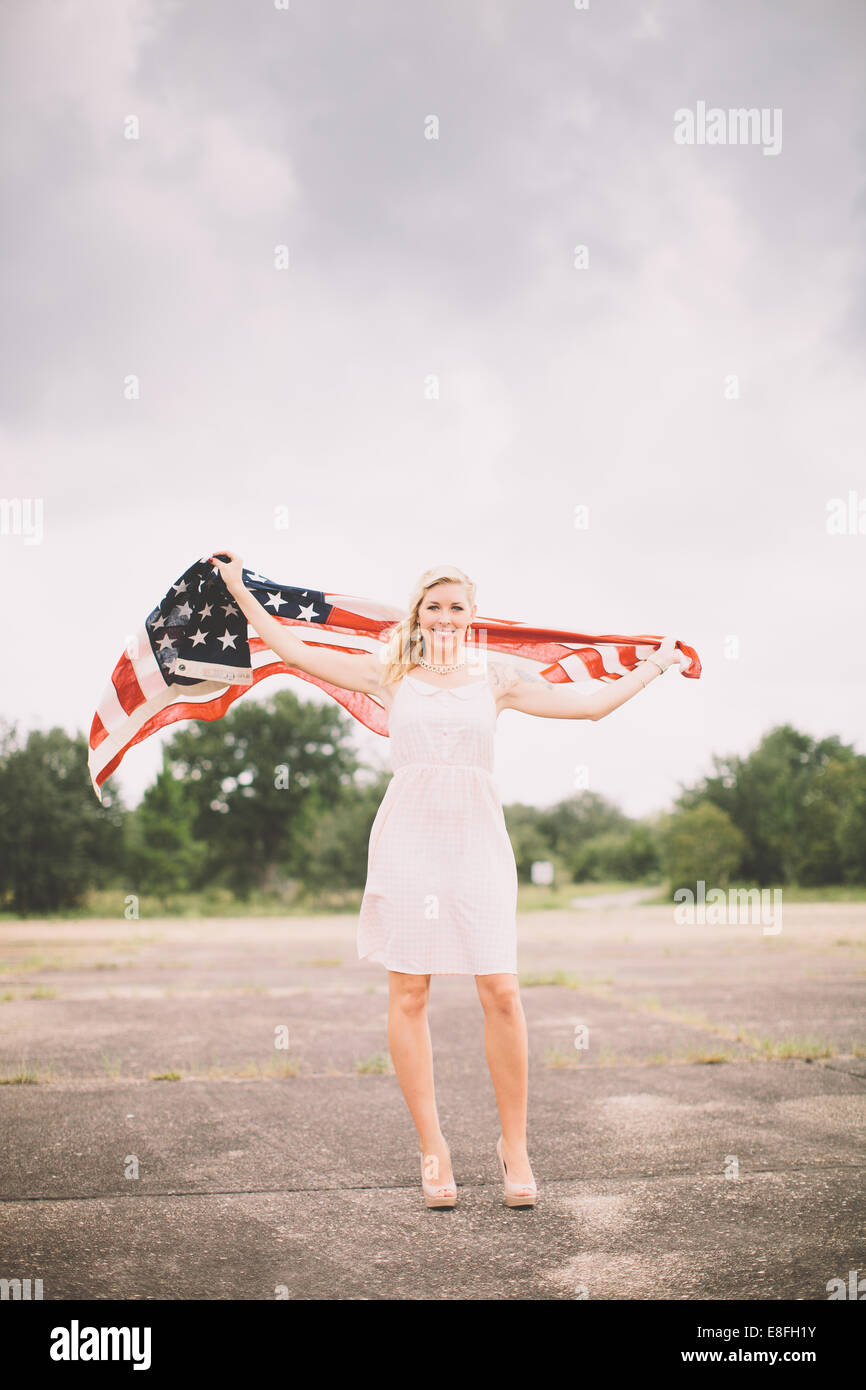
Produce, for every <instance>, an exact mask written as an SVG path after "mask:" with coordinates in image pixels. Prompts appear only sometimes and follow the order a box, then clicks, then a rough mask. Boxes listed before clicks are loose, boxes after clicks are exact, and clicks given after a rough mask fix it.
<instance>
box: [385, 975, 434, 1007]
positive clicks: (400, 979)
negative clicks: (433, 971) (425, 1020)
mask: <svg viewBox="0 0 866 1390" xmlns="http://www.w3.org/2000/svg"><path fill="white" fill-rule="evenodd" d="M429 994H430V976H429V975H404V974H402V973H400V972H399V971H396V970H392V971H390V998H391V1003H392V1004H393V1005H395V1007H396V1008H398V1009H399V1010H400V1011H401V1012H402V1013H405V1014H418V1013H423V1011H424V1009H426V1007H427V999H428V997H429Z"/></svg>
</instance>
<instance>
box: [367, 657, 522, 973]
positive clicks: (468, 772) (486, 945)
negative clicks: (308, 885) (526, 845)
mask: <svg viewBox="0 0 866 1390" xmlns="http://www.w3.org/2000/svg"><path fill="white" fill-rule="evenodd" d="M496 714H497V711H496V698H495V696H494V694H493V691H492V689H491V687H490V682H489V680H488V677H487V676H486V675H485V676H483V677H482V678H481V679H480V680H475V681H472V682H470V683H468V684H466V685H462V686H455V687H453V688H452V689H445V688H444V687H441V686H434V685H432V684H431V683H430V682H429V681H424V680H421V679H420V678H419V677H417V676H412V675H407V676H404V677H403V679H402V680H401V681H400V684H399V686H398V687H397V690H396V691H395V693H394V697H393V700H392V704H391V712H390V715H389V722H388V731H389V735H390V755H391V766H392V769H393V774H394V775H393V776H392V778H391V781H390V782H389V783H388V786H387V789H386V791H385V795H384V797H383V798H382V803H381V805H380V806H379V809H378V811H377V813H376V818H375V820H374V822H373V825H372V827H371V830H370V843H369V849H368V859H367V883H366V887H365V890H364V897H363V900H362V902H361V912H360V918H359V922H358V957H359V959H360V960H371V961H377V962H380V963H381V964H382V965H384V966H385V967H386V969H388V970H397V971H400V972H403V973H407V974H410V975H490V974H499V973H501V972H504V973H508V974H515V975H516V974H517V865H516V863H515V859H514V850H513V849H512V846H511V841H510V840H509V838H508V831H507V830H506V827H505V816H504V813H503V810H502V803H501V801H500V799H499V793H498V791H497V788H496V784H495V782H494V780H493V763H494V739H495V734H496Z"/></svg>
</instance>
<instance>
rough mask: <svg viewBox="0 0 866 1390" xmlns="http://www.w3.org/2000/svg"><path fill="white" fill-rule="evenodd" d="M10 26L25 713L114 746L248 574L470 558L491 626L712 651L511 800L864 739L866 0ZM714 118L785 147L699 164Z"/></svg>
mask: <svg viewBox="0 0 866 1390" xmlns="http://www.w3.org/2000/svg"><path fill="white" fill-rule="evenodd" d="M2 31H3V32H2V72H0V79H2V80H0V102H2V126H3V132H4V133H3V138H2V146H3V148H2V160H3V165H2V189H3V204H4V208H3V231H2V235H3V255H2V279H3V288H2V322H3V329H2V332H3V340H4V362H3V371H2V381H0V404H2V423H0V448H2V460H3V463H2V480H0V495H2V497H4V498H6V499H15V498H19V499H36V500H39V499H41V502H42V506H43V516H44V523H43V526H44V534H43V536H42V538H41V540H40V541H39V543H36V544H28V542H27V538H26V537H25V536H24V535H23V534H15V528H14V526H13V527H9V526H7V527H6V533H5V534H3V535H2V536H0V565H2V571H0V576H2V584H3V599H4V602H3V605H2V609H3V614H2V620H0V621H2V633H0V640H2V647H3V655H4V666H5V680H4V691H3V700H2V712H3V714H4V715H5V717H6V718H7V719H12V720H14V721H17V722H18V725H19V728H20V729H22V730H24V731H26V730H27V729H29V728H32V727H41V728H47V727H50V726H52V725H54V724H60V725H62V726H64V727H65V728H66V729H67V730H68V731H69V732H70V733H71V732H74V731H76V730H82V731H86V730H88V729H89V727H90V723H91V720H92V717H93V712H94V709H95V707H96V704H97V702H98V700H99V697H100V695H101V692H102V689H103V687H104V685H105V683H106V681H107V680H108V678H109V676H110V673H111V670H112V668H113V666H114V664H115V662H116V660H117V658H118V656H119V655H120V653H121V650H122V648H123V646H124V644H125V642H126V641H127V638H128V634H130V633H131V632H134V631H135V630H137V629H138V628H140V627H141V625H142V623H143V620H144V618H145V617H146V615H147V614H148V612H149V611H150V610H151V608H152V607H153V606H154V604H155V603H156V602H157V601H158V600H159V599H160V598H161V597H162V595H163V594H164V593H165V591H166V589H167V588H168V587H169V585H170V584H171V583H172V582H173V581H174V580H175V579H176V578H177V577H178V576H179V575H180V574H181V573H182V572H183V570H185V569H186V568H187V567H188V566H189V565H190V564H191V563H192V562H193V561H194V560H196V559H197V558H198V557H199V556H200V555H201V554H203V553H207V552H210V551H212V550H213V549H216V548H218V547H219V546H221V545H228V546H230V547H231V548H234V549H236V550H238V551H240V553H241V555H242V556H243V558H244V561H245V563H247V564H248V565H249V566H250V567H251V568H257V569H259V570H261V571H262V572H263V573H264V574H267V575H269V576H270V577H271V578H275V579H277V580H280V581H282V582H285V583H290V584H297V585H299V586H300V587H302V588H303V587H311V588H318V589H324V590H326V591H331V592H339V593H347V594H356V595H359V596H365V597H372V598H378V599H382V600H384V601H386V602H389V603H393V604H397V605H400V606H405V605H406V603H407V602H408V596H409V591H410V588H411V586H412V583H413V581H414V580H415V578H416V576H417V575H418V574H419V573H420V572H421V571H422V570H423V569H426V568H427V567H429V566H431V565H434V564H439V563H445V562H448V563H454V564H456V565H459V566H460V567H461V568H462V569H464V570H465V571H466V572H468V573H469V574H470V575H471V576H472V577H473V578H474V579H475V581H476V583H477V585H478V598H477V602H478V611H479V614H482V615H484V616H491V617H507V618H517V619H521V620H523V621H526V622H530V623H533V624H538V625H556V626H562V627H569V628H574V629H578V630H581V631H584V632H590V633H592V632H605V631H608V632H610V631H617V632H622V633H641V632H647V633H655V634H659V635H662V634H666V633H670V634H672V635H673V636H675V637H678V638H681V639H682V640H683V641H686V642H688V643H689V644H690V645H692V646H694V647H696V648H697V650H698V652H699V654H700V657H701V660H702V662H703V675H702V677H701V679H700V680H697V681H695V680H686V679H684V678H683V677H681V676H680V675H679V674H678V673H677V672H676V671H671V672H669V673H668V674H667V675H666V676H665V677H664V678H663V679H662V680H659V681H656V682H654V683H653V685H652V686H651V687H650V688H649V689H648V690H647V691H646V692H644V693H643V694H640V695H638V696H637V697H636V698H635V699H634V700H632V701H631V702H629V703H628V704H627V705H626V706H625V707H623V708H621V709H619V710H617V711H615V712H614V713H613V714H612V715H611V716H610V717H609V718H608V719H604V720H602V721H600V722H597V723H591V722H589V721H574V722H571V721H561V720H544V719H538V718H531V717H529V716H526V715H522V714H518V713H515V712H513V711H510V712H507V713H504V714H503V715H502V716H501V717H500V720H499V732H498V736H497V783H498V786H499V788H500V792H501V795H502V798H503V801H505V802H506V803H507V802H509V801H516V800H523V801H526V802H534V803H536V804H539V805H545V804H548V803H550V802H551V801H553V800H555V799H558V798H560V797H563V796H568V795H570V794H571V793H572V791H573V790H574V784H575V769H577V768H578V767H580V766H582V765H585V766H586V767H587V768H588V774H589V784H590V786H591V788H592V789H593V790H596V791H599V792H601V793H603V794H604V795H606V796H609V797H611V798H612V799H613V800H615V801H617V802H618V803H619V804H620V805H621V806H622V807H623V809H625V810H626V811H627V812H629V813H630V814H633V815H638V814H643V813H645V812H649V811H652V810H654V809H657V808H663V807H665V806H668V805H669V804H670V802H671V800H672V798H673V797H674V796H675V795H676V793H677V791H678V788H679V785H680V784H681V783H683V784H690V783H692V782H693V781H694V780H695V779H696V778H698V777H699V776H701V775H702V774H703V773H706V772H708V771H710V770H711V761H710V760H711V757H712V755H713V754H714V753H718V754H725V753H734V752H738V753H741V754H745V753H748V752H749V750H751V749H752V748H753V747H754V746H755V744H756V743H757V741H758V740H759V738H760V737H761V735H762V734H763V733H765V732H766V731H767V730H769V729H770V728H772V727H773V726H774V725H776V724H779V723H782V722H790V723H792V724H794V725H795V726H796V727H797V728H799V729H801V730H803V731H805V732H807V733H809V734H811V735H813V736H816V737H819V736H824V735H827V734H832V733H837V734H839V735H840V736H841V737H842V738H843V739H845V740H846V741H848V742H852V743H854V744H855V745H856V746H857V748H858V750H859V751H861V752H866V728H864V716H863V711H864V685H866V657H864V646H866V643H864V606H863V592H864V574H866V563H864V562H866V515H864V520H863V523H862V525H863V531H862V532H860V531H858V529H857V524H856V519H855V523H854V525H850V524H848V525H847V529H844V528H843V533H842V534H832V533H831V532H830V531H829V530H828V515H829V512H828V507H832V504H833V499H835V498H839V499H842V500H843V501H844V502H845V503H846V505H847V504H848V503H849V502H850V503H851V505H852V508H853V509H854V511H855V512H856V509H857V508H858V507H859V508H860V510H861V511H863V512H864V514H866V464H864V453H863V439H864V409H863V402H864V391H863V380H864V352H863V344H864V329H866V322H864V320H866V295H864V268H863V246H864V241H866V239H864V213H866V199H864V183H863V169H864V146H866V126H864V98H863V89H862V61H863V52H864V38H866V7H864V6H863V4H862V2H861V0H851V2H850V3H848V2H847V0H829V3H825V4H822V5H815V4H814V3H809V4H806V3H801V2H800V0H785V3H784V4H782V3H770V2H769V0H763V3H760V2H759V0H758V2H756V0H739V2H738V3H728V2H727V0H726V3H709V2H708V0H678V3H658V4H656V3H648V4H641V3H637V0H636V2H635V3H628V0H624V2H623V3H616V4H614V3H608V4H605V3H602V0H590V4H589V7H588V8H587V9H576V8H575V6H574V3H573V0H556V3H554V2H553V0H544V2H543V3H538V2H537V0H536V2H535V3H530V0H522V3H516V2H512V0H495V3H487V0H475V3H472V0H459V2H458V0H453V2H452V3H437V4H432V5H430V4H424V5H421V4H418V3H408V2H407V0H383V2H382V3H364V4H353V3H349V0H344V3H318V4H316V3H313V0H291V3H290V5H289V8H288V9H278V8H275V6H274V5H273V4H272V3H270V4H269V3H267V2H266V0H260V3H242V0H233V2H232V3H228V2H227V0H207V3H204V2H203V0H199V2H198V3H190V0H174V3H163V2H162V0H160V2H159V3H151V2H150V0H135V3H131V0H88V2H87V3H83V2H82V3H77V2H76V0H66V3H58V0H50V3H48V0H26V3H24V0H19V3H17V4H6V5H5V6H4V7H3V10H2ZM701 107H703V108H706V109H707V110H709V109H712V108H718V109H719V110H720V111H721V112H722V115H723V117H725V118H727V113H728V112H729V111H731V110H734V109H736V108H755V109H756V110H759V111H763V112H764V113H765V115H764V120H765V129H766V130H769V128H770V126H769V123H770V121H771V120H772V121H774V122H775V125H774V127H773V129H774V144H775V148H773V147H771V144H770V141H769V140H768V139H762V140H759V139H753V140H752V141H751V142H746V141H745V139H742V140H740V141H739V142H738V141H737V139H736V132H737V127H736V125H735V123H734V122H733V120H729V121H728V123H727V127H726V128H727V130H728V131H729V133H730V138H729V139H728V140H727V142H726V143H724V144H722V143H715V144H710V143H698V141H697V139H696V140H695V142H694V143H691V144H680V143H677V141H676V140H675V138H674V135H675V129H676V120H675V113H676V112H678V111H683V110H686V111H691V112H694V113H695V120H696V122H697V121H698V119H699V118H698V114H697V113H698V111H699V108H701ZM696 129H697V125H696ZM130 134H133V135H134V134H137V137H138V138H128V136H129V135H130ZM431 136H434V137H436V138H430V137H431ZM765 150H766V151H767V152H765ZM277 247H285V248H287V256H288V267H287V268H285V269H283V268H279V267H278V266H277V265H276V264H275V248H277ZM577 247H585V248H586V251H585V252H583V253H580V252H577V253H576V250H575V248H577ZM576 262H577V264H576ZM130 376H135V377H137V378H138V381H139V383H140V398H139V399H132V400H130V399H126V398H125V395H124V387H125V381H126V379H127V378H129V377H130ZM434 380H435V382H436V389H438V396H437V395H436V394H435V393H434V391H433V390H431V382H432V381H434ZM850 494H853V497H851V496H850ZM578 507H586V508H588V517H589V524H588V526H587V527H586V529H578V528H577V527H576V526H575V515H576V512H575V509H576V508H578ZM281 508H284V509H286V514H287V515H288V527H287V528H281V527H280V526H278V525H276V524H275V518H278V517H279V515H280V509H281ZM284 683H288V684H290V685H291V688H293V689H295V690H296V691H297V692H298V693H299V694H300V695H301V698H303V699H313V700H319V699H321V698H323V697H322V696H321V695H320V694H319V692H311V688H310V687H309V686H308V685H306V684H305V683H303V682H299V681H289V680H288V678H284ZM278 688H279V685H278V682H277V681H276V680H272V681H270V682H263V683H262V685H261V686H260V687H259V688H258V690H257V691H255V692H253V693H252V694H250V695H249V696H245V697H244V698H245V699H252V700H254V699H258V698H264V697H266V696H267V695H269V694H272V693H274V692H275V691H276V690H277V689H278ZM175 727H182V726H175ZM170 733H171V731H170V730H169V731H167V732H166V733H165V734H163V735H159V736H157V737H155V738H153V739H151V740H150V741H149V742H148V743H146V744H145V745H144V746H142V747H140V748H135V749H133V750H131V752H130V753H129V754H128V755H127V757H126V760H125V762H124V763H123V765H122V767H121V769H120V773H119V774H118V777H117V781H118V783H119V784H120V786H121V788H122V790H123V793H124V796H125V797H126V799H127V801H128V803H130V804H131V803H134V802H135V801H136V800H137V799H138V797H139V796H140V795H141V792H142V790H143V789H144V787H145V786H146V784H147V783H148V782H149V781H150V780H151V778H152V777H153V776H154V774H155V772H156V770H157V769H158V766H159V760H160V750H161V746H162V743H163V742H164V741H165V739H166V738H167V737H169V736H170ZM357 743H358V747H359V749H360V750H361V751H362V752H363V753H364V755H365V756H369V757H371V758H373V757H375V758H376V759H379V760H382V761H384V759H385V758H386V757H387V745H386V744H385V741H384V740H382V739H380V738H378V737H377V736H376V735H374V734H372V733H370V732H369V731H367V730H365V729H363V728H361V726H360V725H359V726H357Z"/></svg>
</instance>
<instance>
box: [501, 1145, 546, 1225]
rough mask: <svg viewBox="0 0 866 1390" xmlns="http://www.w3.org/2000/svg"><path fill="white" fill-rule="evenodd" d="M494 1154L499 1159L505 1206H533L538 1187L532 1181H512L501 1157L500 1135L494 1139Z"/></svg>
mask: <svg viewBox="0 0 866 1390" xmlns="http://www.w3.org/2000/svg"><path fill="white" fill-rule="evenodd" d="M496 1156H497V1158H498V1159H499V1167H500V1170H501V1172H502V1185H503V1188H504V1199H505V1205H506V1206H507V1207H534V1206H535V1201H536V1198H537V1196H538V1187H537V1185H536V1184H535V1183H534V1182H528V1183H527V1182H524V1183H520V1182H512V1181H511V1179H510V1177H509V1176H508V1170H507V1168H506V1167H505V1159H504V1158H503V1157H502V1135H501V1134H500V1136H499V1138H498V1139H497V1141H496Z"/></svg>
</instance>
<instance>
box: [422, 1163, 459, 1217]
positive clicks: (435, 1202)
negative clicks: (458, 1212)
mask: <svg viewBox="0 0 866 1390" xmlns="http://www.w3.org/2000/svg"><path fill="white" fill-rule="evenodd" d="M418 1153H419V1154H420V1155H421V1189H422V1191H423V1193H424V1201H425V1203H426V1204H427V1206H428V1207H454V1206H456V1205H457V1184H456V1183H454V1182H451V1183H439V1184H438V1185H437V1184H436V1183H429V1182H427V1180H426V1178H425V1177H424V1150H423V1149H419V1150H418Z"/></svg>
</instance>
